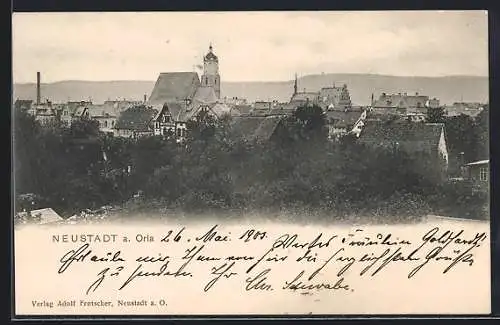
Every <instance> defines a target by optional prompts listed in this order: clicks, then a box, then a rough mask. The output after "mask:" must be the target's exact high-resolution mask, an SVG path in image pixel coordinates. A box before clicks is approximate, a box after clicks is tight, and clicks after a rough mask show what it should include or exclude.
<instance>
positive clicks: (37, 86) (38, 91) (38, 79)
mask: <svg viewBox="0 0 500 325" xmlns="http://www.w3.org/2000/svg"><path fill="white" fill-rule="evenodd" d="M40 100H41V96H40V72H37V73H36V104H37V105H40Z"/></svg>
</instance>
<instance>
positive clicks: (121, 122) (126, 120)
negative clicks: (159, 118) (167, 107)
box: [115, 105, 158, 132]
mask: <svg viewBox="0 0 500 325" xmlns="http://www.w3.org/2000/svg"><path fill="white" fill-rule="evenodd" d="M157 113H158V111H157V110H156V109H153V108H151V107H146V106H144V105H139V106H134V107H131V108H129V109H127V110H126V111H124V112H123V113H122V114H121V115H120V117H119V118H118V120H117V121H116V124H115V129H122V130H131V131H140V132H147V131H150V130H151V121H152V120H153V118H154V117H155V116H156V114H157Z"/></svg>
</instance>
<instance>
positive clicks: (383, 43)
mask: <svg viewBox="0 0 500 325" xmlns="http://www.w3.org/2000/svg"><path fill="white" fill-rule="evenodd" d="M166 18H168V19H166ZM193 19H196V21H197V22H198V23H193ZM231 22H232V23H233V24H234V22H238V25H237V26H236V25H234V26H232V24H231ZM347 24H349V25H348V26H349V28H345V26H346V25H347ZM175 26H177V27H175ZM207 26H208V27H207ZM228 26H231V28H228ZM290 26H293V29H292V30H290ZM300 26H302V27H303V28H300ZM61 30H64V31H65V32H64V33H61V32H60V31H61ZM312 31H313V32H312ZM436 31H439V32H436ZM346 32H347V33H346ZM96 33H98V34H99V35H101V37H95V35H96ZM75 35H78V37H75ZM122 35H126V37H123V36H122ZM331 39H334V40H335V42H331V41H330V40H331ZM210 44H212V45H213V46H214V52H215V53H216V54H217V55H218V56H219V58H220V71H221V79H222V81H226V82H232V81H234V82H240V81H266V82H272V81H284V80H292V79H293V78H294V74H295V73H297V74H298V76H299V78H300V77H301V76H303V75H318V74H322V73H325V74H329V73H337V74H377V75H392V76H408V77H411V76H425V77H442V76H483V77H487V76H488V30H487V14H486V12H485V11H468V12H458V11H446V12H442V11H441V12H439V11H432V12H430V11H428V12H424V11H415V12H396V11H393V12H236V13H234V12H231V13H228V12H226V13H221V12H216V13H201V12H198V13H181V12H175V13H172V12H171V13H57V14H56V13H44V14H40V13H36V14H25V13H23V14H14V15H13V81H14V83H33V82H34V81H35V73H36V71H41V72H42V74H43V79H42V83H52V82H58V81H68V80H81V81H118V80H155V79H156V77H157V75H158V73H161V72H173V71H196V72H198V73H199V74H201V73H200V70H199V67H196V66H197V65H201V64H202V56H203V55H204V54H206V52H207V51H208V46H209V45H210ZM248 49H251V50H248ZM339 49H340V51H339ZM339 53H341V55H339ZM90 66H91V67H96V68H95V69H89V67H90Z"/></svg>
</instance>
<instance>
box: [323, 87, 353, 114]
mask: <svg viewBox="0 0 500 325" xmlns="http://www.w3.org/2000/svg"><path fill="white" fill-rule="evenodd" d="M319 105H320V106H321V107H322V108H323V110H325V111H326V110H333V109H340V110H343V109H348V108H350V107H351V105H352V102H351V96H350V94H349V90H348V89H347V85H346V84H344V85H343V86H342V87H335V86H333V87H323V88H321V90H320V91H319Z"/></svg>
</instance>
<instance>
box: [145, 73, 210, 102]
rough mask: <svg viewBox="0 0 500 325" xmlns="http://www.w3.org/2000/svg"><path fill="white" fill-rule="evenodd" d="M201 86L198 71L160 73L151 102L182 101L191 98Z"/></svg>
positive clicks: (150, 98)
mask: <svg viewBox="0 0 500 325" xmlns="http://www.w3.org/2000/svg"><path fill="white" fill-rule="evenodd" d="M199 86H200V79H199V78H198V74H197V73H196V72H165V73H160V76H159V77H158V79H157V80H156V84H155V86H154V88H153V91H152V92H151V96H150V97H149V101H148V103H149V104H158V103H161V104H163V103H167V102H180V101H183V100H185V99H187V98H189V99H191V98H192V97H193V96H194V94H195V92H196V89H197V88H198V87H199Z"/></svg>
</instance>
